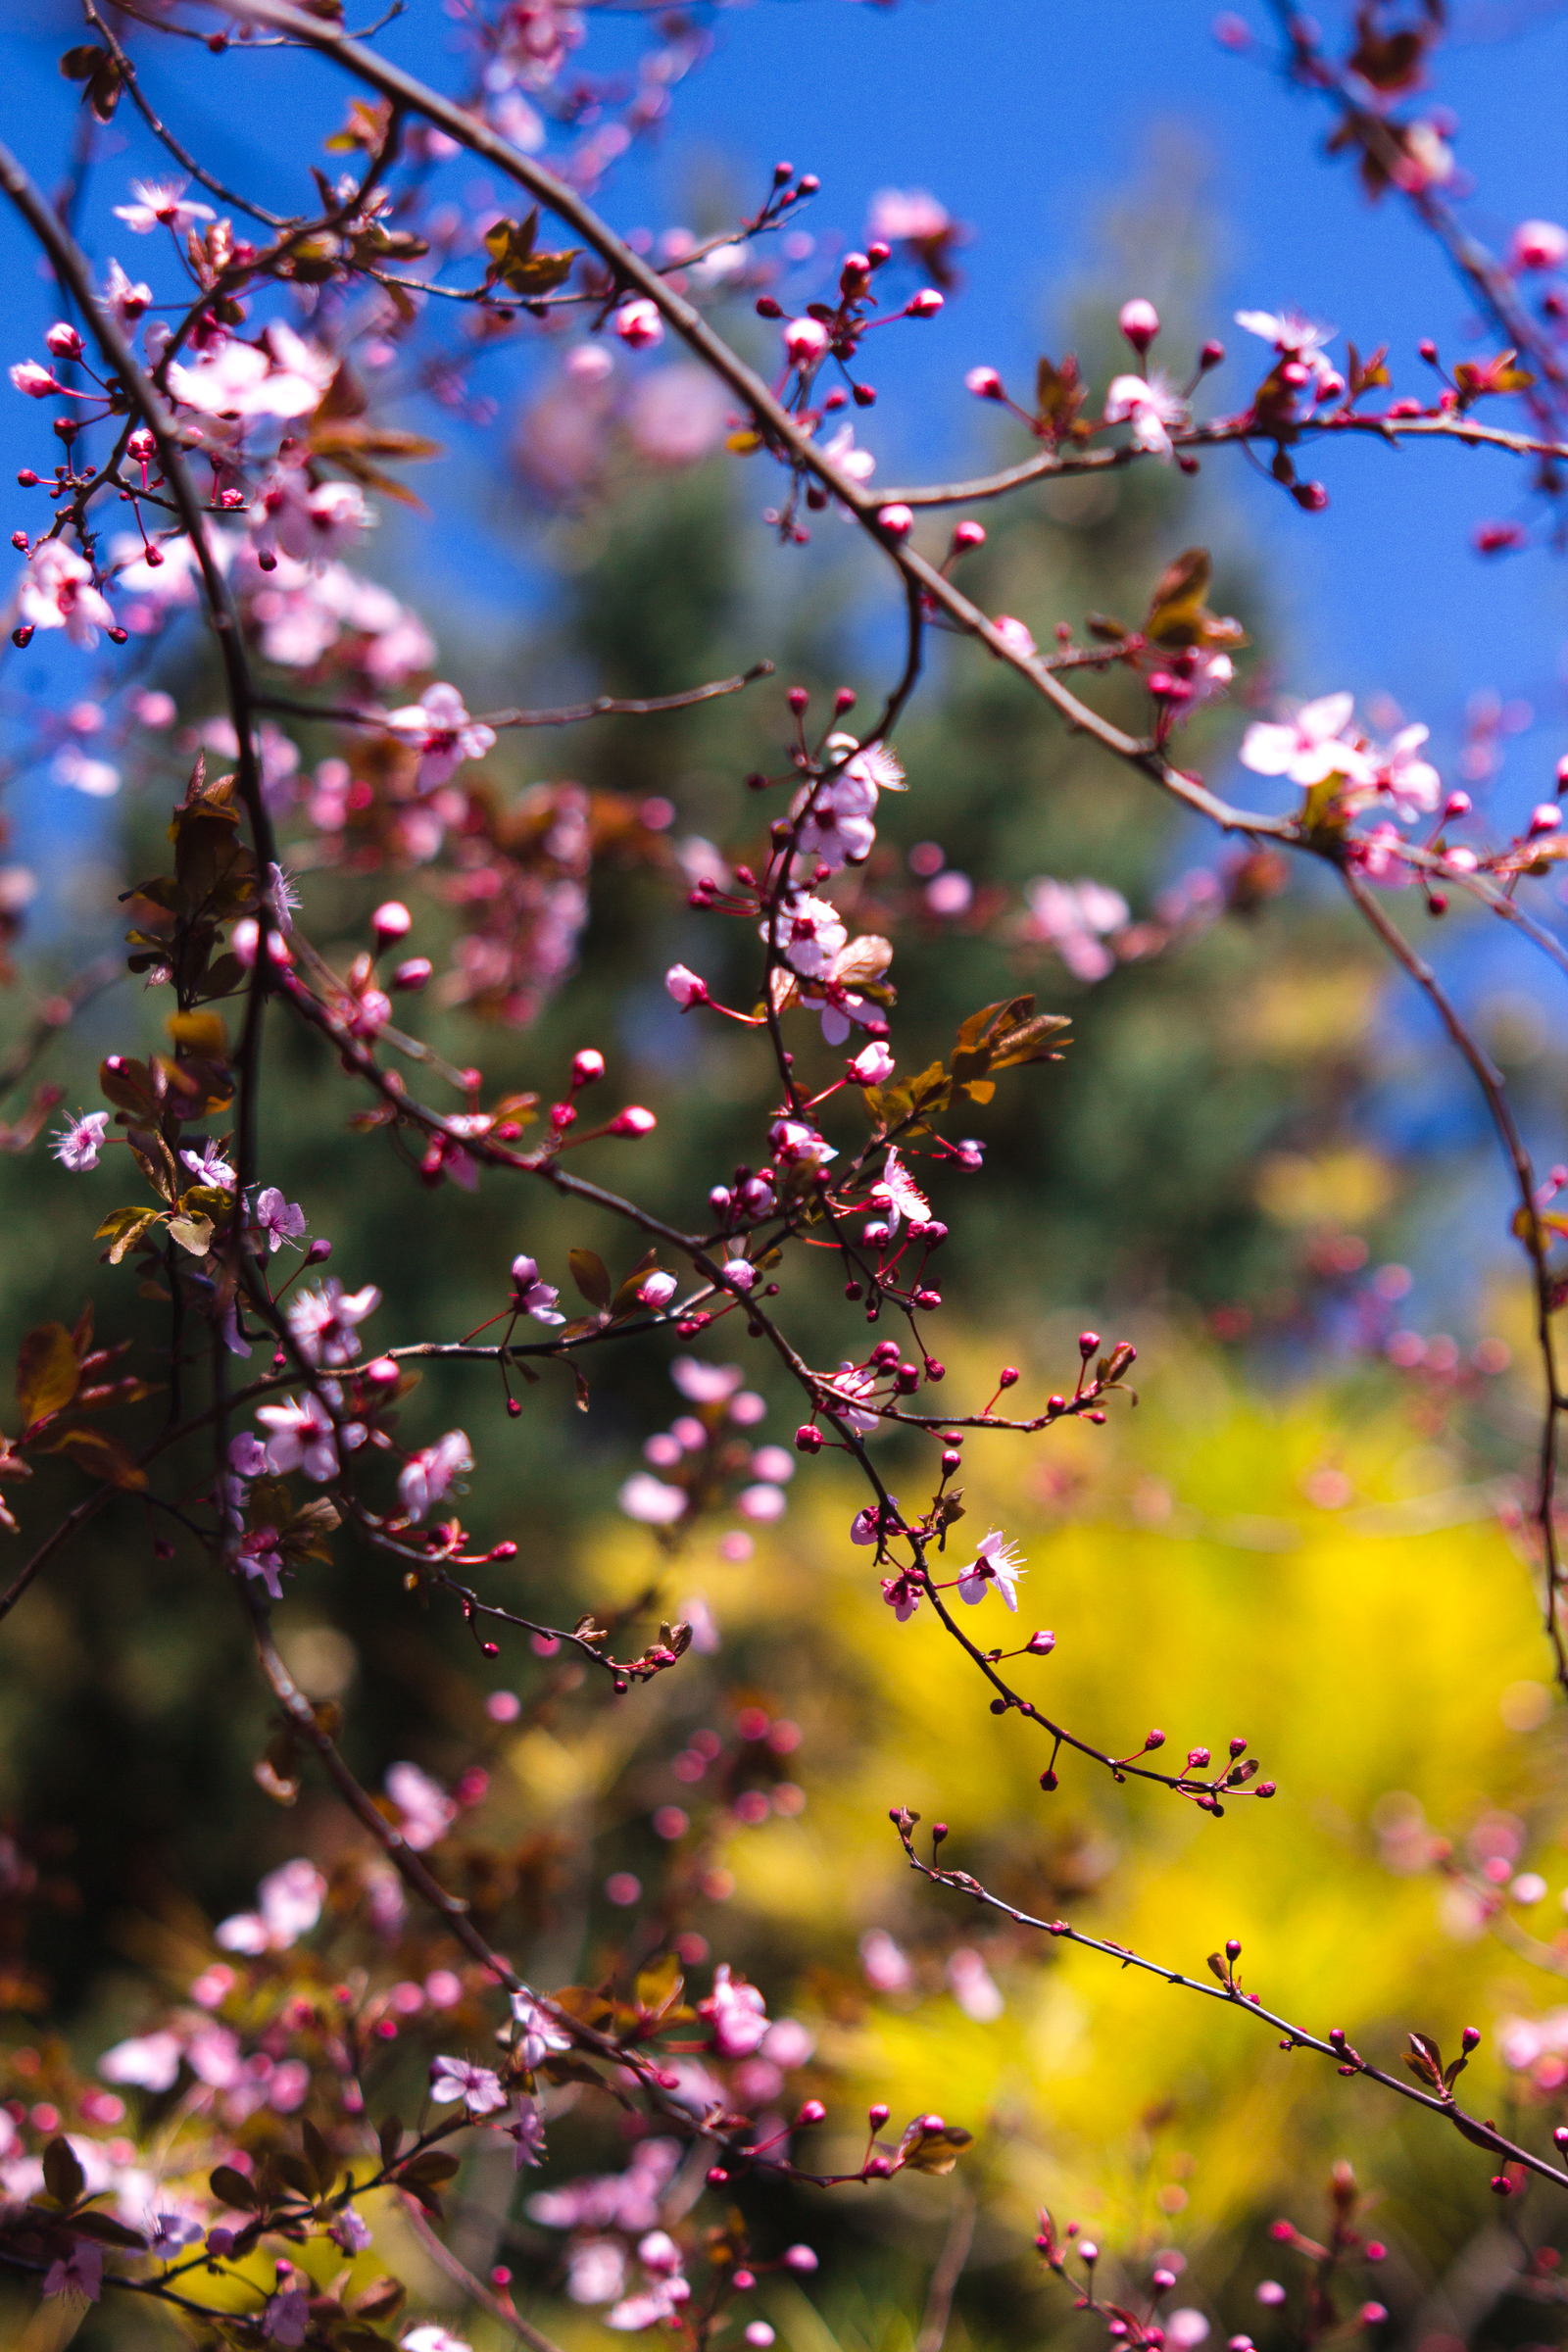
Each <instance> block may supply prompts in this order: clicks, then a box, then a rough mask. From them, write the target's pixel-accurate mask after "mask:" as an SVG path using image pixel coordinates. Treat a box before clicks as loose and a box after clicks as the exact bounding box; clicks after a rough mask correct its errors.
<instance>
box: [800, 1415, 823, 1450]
mask: <svg viewBox="0 0 1568 2352" xmlns="http://www.w3.org/2000/svg"><path fill="white" fill-rule="evenodd" d="M795 1450H796V1452H797V1453H820V1452H821V1450H822V1432H821V1431H820V1430H819V1429H813V1428H812V1427H811V1424H810V1423H809V1421H803V1422H802V1423H801V1426H800V1428H799V1429H798V1430H797V1431H796V1432H795Z"/></svg>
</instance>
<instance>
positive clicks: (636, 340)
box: [610, 295, 664, 351]
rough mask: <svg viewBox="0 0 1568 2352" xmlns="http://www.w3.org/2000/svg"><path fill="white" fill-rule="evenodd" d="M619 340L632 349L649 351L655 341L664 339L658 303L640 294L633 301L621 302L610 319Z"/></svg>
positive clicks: (658, 341) (659, 341) (662, 322)
mask: <svg viewBox="0 0 1568 2352" xmlns="http://www.w3.org/2000/svg"><path fill="white" fill-rule="evenodd" d="M610 323H611V325H612V326H613V328H614V330H615V332H616V334H617V335H618V336H619V337H620V339H621V341H622V342H623V343H624V344H626V345H627V346H628V348H629V349H631V350H632V351H651V350H652V349H653V347H654V345H655V344H656V343H662V341H663V340H664V321H663V319H662V318H661V317H660V315H659V305H658V304H657V303H656V302H650V301H649V299H648V297H647V296H646V295H640V296H639V297H638V299H637V300H636V301H635V302H623V303H622V304H621V306H620V308H619V310H618V311H617V312H616V313H615V315H614V317H613V319H611V321H610Z"/></svg>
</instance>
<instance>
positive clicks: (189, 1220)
mask: <svg viewBox="0 0 1568 2352" xmlns="http://www.w3.org/2000/svg"><path fill="white" fill-rule="evenodd" d="M169 1230H170V1232H171V1234H172V1236H173V1238H174V1240H175V1241H176V1242H177V1243H178V1244H179V1246H180V1248H181V1249H182V1250H189V1251H190V1253H191V1255H192V1257H205V1256H206V1255H207V1251H208V1249H209V1248H210V1246H211V1243H212V1239H213V1220H212V1218H211V1217H171V1218H170V1220H169Z"/></svg>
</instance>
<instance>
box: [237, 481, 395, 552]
mask: <svg viewBox="0 0 1568 2352" xmlns="http://www.w3.org/2000/svg"><path fill="white" fill-rule="evenodd" d="M374 520H375V516H374V515H372V513H371V512H370V509H369V508H368V506H367V505H366V503H365V496H364V493H363V491H361V490H360V489H359V488H358V486H357V485H356V484H355V483H353V482H315V483H313V482H312V481H311V480H310V478H309V476H308V475H307V473H306V472H305V469H304V467H303V466H296V465H278V466H274V467H273V469H272V472H271V474H270V476H269V478H268V480H267V481H266V482H264V483H263V485H262V488H261V491H260V493H259V495H258V497H257V499H256V503H255V504H254V506H253V507H252V508H251V511H250V525H251V535H252V544H253V545H254V546H255V547H256V548H257V549H259V550H261V551H262V552H264V553H267V554H273V555H275V554H276V552H277V551H278V550H279V549H281V550H282V552H283V553H284V555H286V556H292V557H293V558H294V559H295V561H296V562H298V563H303V564H311V563H315V562H317V561H324V560H325V559H326V558H328V557H330V556H337V555H340V554H341V553H342V552H343V550H344V549H345V548H347V547H352V546H353V545H354V544H355V542H356V541H357V540H359V539H362V538H363V537H364V535H365V533H366V532H367V530H368V529H369V528H370V526H371V524H372V523H373V522H374Z"/></svg>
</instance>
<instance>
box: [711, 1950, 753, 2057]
mask: <svg viewBox="0 0 1568 2352" xmlns="http://www.w3.org/2000/svg"><path fill="white" fill-rule="evenodd" d="M697 2011H698V2015H699V2016H700V2017H706V2018H707V2019H708V2020H709V2021H710V2023H711V2026H712V2029H713V2047H714V2049H715V2050H716V2051H717V2053H718V2055H719V2057H720V2058H749V2057H750V2056H751V2054H752V2052H753V2051H754V2050H755V2049H756V2048H757V2046H758V2044H759V2042H760V2040H761V2039H762V2036H763V2034H766V2032H767V2030H768V2017H767V2006H766V2003H765V2001H764V2000H763V1998H762V1995H761V1993H760V1991H759V1990H758V1988H757V1986H756V1985H748V1984H747V1982H746V1980H745V1978H744V1977H737V1978H735V1979H734V1980H733V1981H732V1980H731V1977H730V1971H729V1963H728V1962H727V1961H724V1960H721V1961H720V1962H719V1964H718V1966H717V1968H715V1969H714V1971H713V1989H712V1991H711V1993H710V1994H709V1996H708V1998H707V2000H705V2001H699V2002H698V2004H697Z"/></svg>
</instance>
